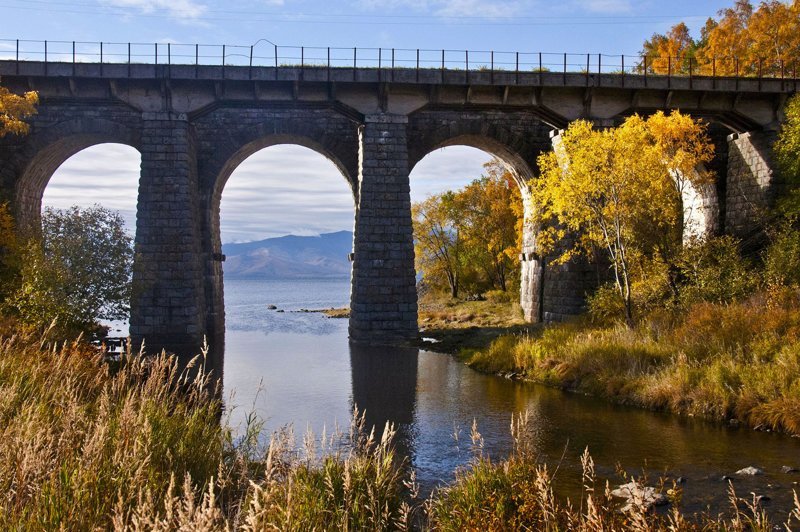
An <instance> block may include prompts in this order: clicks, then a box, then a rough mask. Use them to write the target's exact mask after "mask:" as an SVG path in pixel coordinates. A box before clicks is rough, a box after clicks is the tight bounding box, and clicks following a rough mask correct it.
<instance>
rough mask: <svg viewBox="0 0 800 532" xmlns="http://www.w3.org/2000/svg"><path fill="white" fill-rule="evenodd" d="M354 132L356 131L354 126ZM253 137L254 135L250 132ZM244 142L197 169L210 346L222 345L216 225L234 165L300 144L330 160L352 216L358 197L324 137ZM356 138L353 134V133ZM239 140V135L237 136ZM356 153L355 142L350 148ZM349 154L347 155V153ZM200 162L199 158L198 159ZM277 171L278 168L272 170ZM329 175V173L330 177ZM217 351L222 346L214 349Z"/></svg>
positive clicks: (347, 164)
mask: <svg viewBox="0 0 800 532" xmlns="http://www.w3.org/2000/svg"><path fill="white" fill-rule="evenodd" d="M354 133H355V134H356V135H357V130H356V129H355V128H354ZM252 136H253V137H255V136H256V135H255V134H253V135H252ZM245 138H246V139H247V140H248V142H246V143H245V144H241V145H239V147H238V148H237V149H233V148H235V147H236V144H235V143H230V142H225V143H222V145H220V146H218V149H217V151H216V153H215V157H214V160H215V163H214V164H213V165H209V166H207V167H202V166H201V168H200V180H201V187H203V186H204V187H205V188H204V191H203V202H204V204H205V205H206V207H205V208H204V209H203V216H204V218H205V219H204V222H203V228H202V245H203V249H204V250H205V251H206V253H205V254H204V255H205V256H207V257H209V260H208V261H207V262H206V267H205V272H206V273H205V290H206V301H207V311H206V316H207V320H208V324H207V328H206V329H207V330H208V331H209V332H210V337H211V345H212V346H222V345H224V331H225V318H224V316H225V311H224V284H223V267H222V266H223V265H222V260H221V259H222V257H221V254H222V231H221V225H220V218H221V217H220V212H221V204H222V196H223V191H224V189H225V187H226V185H227V183H228V181H229V179H230V178H231V176H232V175H233V173H234V172H235V171H236V169H237V168H239V167H240V165H241V164H242V163H244V162H245V161H246V160H247V159H249V158H250V157H251V156H253V155H255V154H256V153H258V152H260V151H262V150H264V149H268V148H270V147H274V146H281V145H283V146H287V145H288V146H300V147H303V148H306V149H307V150H310V151H311V152H314V153H315V154H318V155H321V156H322V157H323V158H324V159H325V160H327V161H329V162H330V163H332V166H333V167H335V168H336V170H337V171H338V172H339V174H340V175H341V176H342V177H343V178H344V181H345V183H346V185H347V187H348V189H349V191H350V195H351V197H352V201H353V203H352V205H351V206H352V207H353V216H354V217H355V207H356V205H357V197H358V184H357V183H358V182H357V179H358V175H357V173H356V174H353V173H352V171H353V168H352V163H351V161H345V160H343V157H341V156H340V155H339V153H337V152H338V150H336V147H335V146H334V147H333V148H331V145H330V144H327V143H326V142H325V141H326V139H324V138H323V139H321V140H320V139H319V138H318V137H317V138H314V137H310V136H308V135H306V134H304V133H302V132H293V133H288V132H281V133H267V134H264V135H263V136H260V137H257V138H252V139H250V138H247V137H245ZM354 138H355V139H357V136H355V135H354ZM240 139H241V138H240ZM353 149H354V153H355V154H357V145H356V146H354V147H353ZM348 155H349V154H348ZM201 164H202V159H201ZM275 170H276V171H279V169H275ZM332 177H333V176H332ZM218 350H219V351H220V352H221V351H222V349H218Z"/></svg>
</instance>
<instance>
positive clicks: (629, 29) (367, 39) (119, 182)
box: [0, 0, 733, 241]
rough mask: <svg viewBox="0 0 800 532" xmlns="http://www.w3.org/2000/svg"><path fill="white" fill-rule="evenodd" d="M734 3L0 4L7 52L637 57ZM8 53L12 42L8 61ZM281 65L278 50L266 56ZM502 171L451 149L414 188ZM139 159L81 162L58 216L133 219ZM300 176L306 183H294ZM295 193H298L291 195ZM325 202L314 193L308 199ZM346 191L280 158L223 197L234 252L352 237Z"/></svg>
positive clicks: (64, 177)
mask: <svg viewBox="0 0 800 532" xmlns="http://www.w3.org/2000/svg"><path fill="white" fill-rule="evenodd" d="M732 3H733V2H732V0H730V1H716V0H715V1H705V2H703V1H693V2H690V1H686V0H676V1H668V2H667V1H663V0H661V1H659V0H646V1H641V2H636V1H633V0H560V1H556V2H554V1H543V0H493V1H490V0H344V1H319V0H246V1H240V2H220V1H211V0H74V1H69V0H53V1H48V0H0V13H2V18H3V22H4V24H3V28H4V29H5V30H4V31H5V33H4V34H3V35H0V37H2V38H3V39H11V40H13V39H17V38H19V39H32V40H38V39H48V40H64V41H73V40H77V41H92V42H94V41H101V40H102V41H106V42H127V41H134V42H158V43H167V42H170V43H200V44H223V43H224V44H229V45H244V46H249V45H251V44H254V43H257V42H259V41H260V40H261V39H267V40H269V41H271V42H274V43H277V44H279V45H281V46H300V45H303V46H320V47H327V46H331V47H353V46H357V47H364V48H369V47H373V48H376V47H384V48H398V49H401V48H408V49H415V48H423V49H441V48H446V49H449V50H464V49H470V50H497V51H520V52H545V53H547V52H552V53H559V52H570V53H588V52H591V53H598V52H600V53H604V54H623V53H624V54H626V55H633V54H636V53H638V52H639V50H640V49H641V44H642V41H643V40H644V39H646V38H648V37H649V36H651V35H652V34H653V33H654V32H664V31H666V30H667V29H668V28H669V27H670V26H672V25H673V24H675V23H677V22H679V21H685V22H686V23H687V24H688V25H689V27H690V28H691V29H692V30H693V31H694V32H695V33H697V32H698V31H699V28H700V27H701V26H702V24H703V22H704V21H705V19H706V18H708V17H709V16H714V15H715V14H716V13H717V11H718V10H719V9H722V8H724V7H728V6H729V5H730V4H732ZM8 45H9V42H5V44H4V41H1V40H0V54H2V52H3V50H4V49H8ZM259 50H261V51H262V52H263V53H264V54H265V55H266V54H271V50H270V49H269V45H268V44H267V42H265V41H261V42H260V43H259V44H257V51H256V54H258V53H259ZM488 159H489V156H488V155H487V154H485V153H483V152H479V151H477V150H474V149H471V148H459V147H452V148H447V149H444V150H440V151H439V152H435V153H433V154H431V155H429V156H428V157H426V158H425V159H424V160H423V161H422V162H421V163H420V164H419V165H417V167H416V168H415V169H414V171H413V173H412V175H411V186H412V195H413V197H414V199H421V198H424V197H425V195H427V194H429V193H433V192H438V191H441V190H444V189H446V188H454V187H459V186H462V185H464V184H466V183H468V182H469V181H470V180H472V179H474V178H476V177H478V176H479V175H480V174H481V170H482V164H483V163H484V162H486V161H487V160H488ZM138 164H139V156H138V153H137V152H136V151H135V150H133V149H131V148H127V147H124V146H114V145H102V146H96V147H93V148H90V149H88V150H85V151H83V152H81V153H79V154H77V155H75V156H73V157H72V158H71V159H69V160H68V161H67V162H66V163H65V164H64V165H62V167H61V168H60V169H59V170H58V171H57V172H56V175H54V177H53V179H52V180H51V182H50V184H49V185H48V188H47V190H46V191H45V198H44V203H45V205H52V206H56V207H66V206H69V205H71V204H73V203H74V202H75V198H80V203H81V204H91V203H93V202H97V203H101V204H104V205H106V206H108V207H110V208H114V209H118V210H120V211H122V213H123V215H125V216H126V218H127V219H128V220H133V217H134V212H135V202H136V178H137V174H138ZM288 173H290V174H291V175H292V177H293V179H289V180H287V179H285V177H286V176H287V174H288ZM287 182H288V183H295V184H296V185H294V186H287V185H286V183H287ZM309 191H313V193H309ZM352 220H353V205H352V198H351V196H350V193H349V191H348V189H347V187H346V185H345V182H344V180H343V178H342V177H341V176H340V175H339V174H338V172H337V171H336V169H335V168H334V166H333V165H332V164H331V163H330V162H329V161H327V160H325V159H324V158H323V157H322V156H320V155H318V154H316V153H314V152H312V151H310V150H307V149H304V148H300V147H297V146H276V147H271V148H268V149H266V150H263V151H261V152H258V153H257V154H255V155H253V156H252V157H250V158H249V159H248V160H246V161H245V162H244V163H242V165H241V166H240V167H239V168H238V169H237V170H236V171H235V172H234V174H233V175H232V176H231V179H230V180H229V182H228V185H227V186H226V189H225V191H224V192H223V203H222V231H223V240H224V241H246V240H254V239H260V238H264V237H268V236H277V235H281V234H288V233H295V234H315V233H320V232H327V231H336V230H339V229H351V228H352V223H353V222H352Z"/></svg>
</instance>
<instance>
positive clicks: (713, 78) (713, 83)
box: [711, 56, 717, 89]
mask: <svg viewBox="0 0 800 532" xmlns="http://www.w3.org/2000/svg"><path fill="white" fill-rule="evenodd" d="M711 88H712V89H716V88H717V56H714V57H712V58H711Z"/></svg>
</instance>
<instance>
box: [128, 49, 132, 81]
mask: <svg viewBox="0 0 800 532" xmlns="http://www.w3.org/2000/svg"><path fill="white" fill-rule="evenodd" d="M128 77H131V43H128Z"/></svg>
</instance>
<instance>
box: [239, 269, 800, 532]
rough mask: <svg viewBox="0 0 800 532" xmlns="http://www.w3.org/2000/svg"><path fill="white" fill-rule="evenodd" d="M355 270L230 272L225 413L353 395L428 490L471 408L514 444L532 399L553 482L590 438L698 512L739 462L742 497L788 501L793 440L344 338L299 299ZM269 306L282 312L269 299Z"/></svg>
mask: <svg viewBox="0 0 800 532" xmlns="http://www.w3.org/2000/svg"><path fill="white" fill-rule="evenodd" d="M348 297H349V282H347V281H342V280H319V281H291V282H289V281H249V280H226V281H225V310H226V324H227V328H226V338H225V344H226V353H225V371H224V390H225V395H226V397H227V399H226V405H227V406H228V408H229V410H230V420H231V422H232V424H233V425H234V427H236V426H239V427H241V426H242V425H243V423H244V420H245V419H246V416H247V415H248V414H249V413H251V412H255V413H256V414H257V415H258V416H260V417H261V418H262V419H263V421H264V424H265V430H266V431H267V432H269V433H271V432H272V431H275V430H278V429H280V428H281V427H284V426H287V425H291V426H293V428H294V432H295V433H296V434H298V439H301V437H302V435H303V433H305V432H306V430H307V429H311V430H313V431H314V433H315V434H320V433H321V431H322V430H323V428H325V429H326V430H327V432H330V431H331V430H332V428H333V427H335V426H339V427H343V428H347V426H348V424H349V419H350V414H351V411H352V408H353V405H354V404H357V405H358V407H359V408H361V409H365V410H366V413H367V421H368V423H371V424H375V425H378V426H381V427H382V426H383V424H384V423H385V422H386V421H387V420H391V421H393V422H395V423H396V424H398V428H399V434H398V448H399V451H400V452H401V453H403V454H405V455H406V456H408V458H409V461H410V463H411V465H412V466H413V467H414V469H415V470H416V473H417V479H418V481H419V483H420V485H421V488H422V491H423V493H427V492H429V491H430V490H431V489H433V488H434V487H436V486H439V485H442V484H444V483H447V482H449V481H451V480H452V479H453V474H454V470H455V469H456V468H457V467H462V466H465V465H466V464H468V462H469V460H470V457H471V456H473V455H472V453H473V450H472V449H471V443H470V438H469V434H470V427H471V425H472V423H473V420H475V422H476V423H477V426H478V430H479V431H480V433H481V435H482V436H483V439H484V452H485V453H487V454H489V455H490V456H491V457H492V458H494V459H501V458H503V457H504V456H506V455H507V454H508V452H509V449H510V446H511V438H510V434H509V424H510V420H511V415H512V413H514V412H523V411H528V412H529V415H530V429H531V434H530V438H532V442H533V445H534V447H535V449H536V450H537V452H538V454H539V456H540V457H541V459H542V460H543V461H547V462H548V464H549V465H551V466H552V467H556V466H558V468H559V469H558V474H557V485H558V490H559V491H560V492H561V493H563V494H567V495H576V494H577V493H578V490H579V486H580V459H579V457H580V454H581V453H582V452H583V450H584V449H585V448H587V447H588V448H589V451H590V453H591V455H592V457H593V459H594V460H595V463H596V468H597V472H598V474H599V476H601V477H602V478H608V479H611V482H612V484H613V483H615V482H616V481H617V480H619V477H618V476H617V473H616V471H617V468H618V467H620V468H622V469H624V470H625V471H626V472H628V473H629V474H634V475H637V476H638V475H641V474H642V473H646V474H647V475H648V476H649V477H650V478H651V479H657V478H658V477H659V476H664V475H668V476H670V477H672V478H677V477H683V478H684V479H685V480H686V482H685V483H684V484H682V487H683V490H684V495H683V502H682V508H683V509H684V511H686V512H689V513H692V512H696V511H700V510H705V509H708V510H710V511H711V512H712V513H714V514H716V513H718V512H720V511H724V510H727V509H728V505H727V496H728V493H727V489H728V483H727V482H726V481H724V480H723V479H722V477H723V475H732V474H733V473H734V472H735V471H737V470H739V469H741V468H744V467H746V466H751V465H753V466H757V467H759V468H761V469H763V470H764V472H765V473H764V475H760V476H756V477H739V476H735V475H733V476H734V478H735V480H734V486H735V488H736V490H737V493H738V495H739V496H743V497H749V496H750V495H749V494H750V492H755V493H757V494H760V495H768V496H769V497H770V498H771V500H770V501H769V502H767V503H766V507H767V509H768V511H769V512H770V513H771V514H773V515H774V516H775V517H776V518H779V519H780V520H781V521H782V520H784V519H785V517H786V515H787V514H788V512H789V509H790V508H791V497H792V489H796V490H800V488H798V486H797V481H798V480H800V475H798V474H787V473H783V472H782V471H781V467H782V466H785V465H788V466H793V467H798V466H800V440H798V439H795V438H789V437H787V436H784V435H779V434H769V433H762V432H755V431H752V430H748V429H732V428H729V427H724V426H721V425H718V424H714V423H709V422H704V421H701V420H695V419H686V418H680V417H677V416H672V415H668V414H660V413H653V412H647V411H642V410H639V409H634V408H627V407H622V406H615V405H610V404H608V403H605V402H603V401H600V400H595V399H592V398H588V397H583V396H579V395H576V394H570V393H565V392H562V391H560V390H555V389H551V388H547V387H544V386H539V385H534V384H530V383H520V382H512V381H509V380H506V379H503V378H500V377H496V376H490V375H481V374H479V373H477V372H475V371H473V370H471V369H469V368H467V367H466V366H464V365H463V364H461V363H459V362H458V361H456V360H455V359H454V358H453V357H451V356H448V355H443V354H439V353H434V352H430V351H425V350H417V349H390V348H365V347H356V346H350V345H349V342H348V340H347V320H343V319H331V318H327V317H325V316H324V315H322V314H319V313H307V312H302V311H301V309H318V308H330V307H342V306H345V305H346V304H347V301H348ZM268 305H275V306H277V307H278V308H279V309H281V310H283V311H284V312H277V311H276V310H269V309H268V308H267V307H268Z"/></svg>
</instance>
